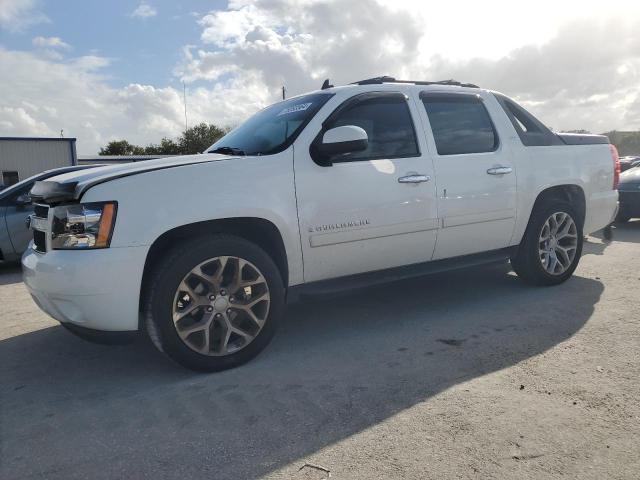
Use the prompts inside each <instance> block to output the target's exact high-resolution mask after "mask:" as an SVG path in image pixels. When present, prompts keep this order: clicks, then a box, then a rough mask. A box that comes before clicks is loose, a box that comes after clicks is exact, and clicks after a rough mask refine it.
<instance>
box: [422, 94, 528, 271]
mask: <svg viewBox="0 0 640 480" xmlns="http://www.w3.org/2000/svg"><path fill="white" fill-rule="evenodd" d="M419 102H420V104H421V107H422V108H421V115H422V116H423V119H424V124H425V125H427V128H426V135H427V140H428V142H429V144H430V150H431V151H432V153H433V162H434V168H435V175H436V180H437V198H438V215H439V217H440V221H441V230H440V232H439V233H438V242H437V245H436V248H435V252H434V256H433V258H434V259H441V258H447V257H454V256H458V255H466V254H471V253H477V252H483V251H488V250H494V249H499V248H503V247H506V246H508V244H509V241H510V239H511V236H512V233H513V228H514V225H515V218H516V172H515V167H514V163H513V161H512V153H511V151H510V149H509V147H508V146H507V144H505V143H503V142H501V140H500V136H499V135H498V132H497V130H496V128H495V125H494V123H493V121H492V119H491V116H490V113H489V111H490V110H491V109H495V108H499V105H498V104H497V102H496V101H495V99H493V97H488V99H487V104H485V100H484V99H483V97H482V96H480V95H479V94H474V93H450V92H437V91H436V92H434V91H423V92H421V93H420V94H419ZM490 102H491V103H490ZM488 107H489V108H488Z"/></svg>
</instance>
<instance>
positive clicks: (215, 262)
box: [173, 256, 271, 356]
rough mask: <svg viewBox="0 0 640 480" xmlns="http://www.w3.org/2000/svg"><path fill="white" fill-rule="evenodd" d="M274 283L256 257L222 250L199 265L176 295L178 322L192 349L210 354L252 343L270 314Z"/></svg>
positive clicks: (178, 328) (185, 339)
mask: <svg viewBox="0 0 640 480" xmlns="http://www.w3.org/2000/svg"><path fill="white" fill-rule="evenodd" d="M270 302H271V298H270V295H269V286H268V284H267V281H266V279H265V277H264V276H263V275H262V273H261V272H260V270H259V269H258V268H257V267H256V266H255V265H253V264H252V263H251V262H249V261H247V260H245V259H243V258H239V257H233V256H220V257H214V258H211V259H209V260H206V261H204V262H202V263H200V264H199V265H197V266H196V267H194V268H193V269H192V270H191V271H190V272H189V273H187V275H185V277H184V278H183V279H182V281H181V282H180V285H179V286H178V288H177V291H176V294H175V297H174V300H173V324H174V326H175V328H176V332H177V333H178V336H179V337H180V339H181V340H182V341H183V342H184V343H185V345H187V346H188V347H189V348H190V349H192V350H194V351H196V352H198V353H200V354H203V355H209V356H225V355H231V354H233V353H236V352H238V351H240V350H242V349H243V348H245V347H246V346H247V345H249V344H250V343H251V342H252V341H253V340H254V339H255V338H256V337H257V336H258V334H259V333H260V331H261V330H262V328H263V326H264V324H265V322H266V320H267V317H268V315H269V306H270Z"/></svg>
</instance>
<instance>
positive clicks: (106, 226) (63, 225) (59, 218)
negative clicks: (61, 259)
mask: <svg viewBox="0 0 640 480" xmlns="http://www.w3.org/2000/svg"><path fill="white" fill-rule="evenodd" d="M116 211H117V204H116V203H115V202H104V203H79V204H74V205H62V206H60V207H55V208H54V210H53V223H52V225H51V248H52V249H54V250H68V249H87V248H107V247H108V246H109V244H110V243H111V234H112V232H113V226H114V224H115V221H116Z"/></svg>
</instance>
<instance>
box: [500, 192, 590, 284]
mask: <svg viewBox="0 0 640 480" xmlns="http://www.w3.org/2000/svg"><path fill="white" fill-rule="evenodd" d="M556 212H563V213H567V214H569V215H570V216H571V218H572V219H573V221H574V222H575V225H576V228H577V245H576V253H575V257H574V259H573V262H572V263H571V264H570V266H569V268H567V269H566V270H565V271H564V272H563V273H562V274H558V275H554V274H551V273H549V272H547V271H546V270H545V268H544V267H543V264H542V261H541V260H540V252H539V238H540V233H541V232H542V228H543V226H544V224H545V222H546V221H547V219H548V218H549V217H550V216H551V215H553V214H554V213H556ZM582 227H583V225H582V221H581V219H580V217H579V216H578V214H577V212H576V210H575V209H574V208H573V206H572V205H571V204H570V203H567V202H565V201H562V200H557V199H548V200H543V201H542V202H541V203H540V204H539V205H537V206H536V207H535V210H534V211H533V213H532V214H531V218H530V219H529V225H527V230H526V231H525V234H524V237H523V239H522V242H521V243H520V245H519V247H518V251H517V253H516V254H515V255H514V256H513V257H512V258H511V265H512V266H513V269H514V270H515V272H516V273H517V274H518V276H519V277H520V278H522V279H523V280H525V281H526V282H527V283H530V284H532V285H542V286H550V285H558V284H560V283H562V282H564V281H566V280H567V279H568V278H569V277H571V275H573V272H574V271H575V269H576V267H577V266H578V262H579V261H580V256H581V255H582V245H583V241H584V236H583V232H582Z"/></svg>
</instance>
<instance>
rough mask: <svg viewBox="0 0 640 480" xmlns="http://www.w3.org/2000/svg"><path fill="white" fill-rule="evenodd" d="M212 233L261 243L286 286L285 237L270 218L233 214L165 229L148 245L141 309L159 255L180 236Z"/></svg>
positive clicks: (287, 272) (287, 275)
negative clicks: (235, 236) (234, 215)
mask: <svg viewBox="0 0 640 480" xmlns="http://www.w3.org/2000/svg"><path fill="white" fill-rule="evenodd" d="M211 233H226V234H231V235H237V236H238V237H241V238H244V239H245V240H248V241H250V242H252V243H255V244H256V245H258V246H260V247H261V248H263V249H264V250H265V252H266V253H267V254H268V255H269V256H270V257H271V258H272V259H273V261H274V262H275V264H276V266H277V267H278V270H279V271H280V274H281V275H282V280H283V283H284V285H285V286H288V285H289V266H288V265H289V264H288V257H287V251H286V248H285V244H284V240H283V237H282V234H281V233H280V230H279V229H278V227H276V225H274V224H273V223H272V222H271V221H269V220H265V219H264V218H259V217H234V218H222V219H216V220H208V221H202V222H196V223H189V224H186V225H181V226H179V227H175V228H173V229H171V230H167V231H166V232H164V233H163V234H162V235H160V236H159V237H158V238H157V239H156V240H155V241H154V242H153V243H152V244H151V247H150V248H149V251H148V253H147V258H146V260H145V264H144V271H143V275H142V285H141V292H140V311H142V307H143V305H144V302H145V298H144V297H145V291H146V287H147V284H148V281H149V278H150V274H151V272H152V271H153V267H154V265H155V264H156V263H157V261H158V260H159V259H160V258H161V257H162V254H163V253H164V252H166V251H167V250H169V249H170V248H171V247H172V246H173V245H175V243H176V242H179V241H181V240H182V239H187V238H193V237H195V236H199V235H206V234H211Z"/></svg>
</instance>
